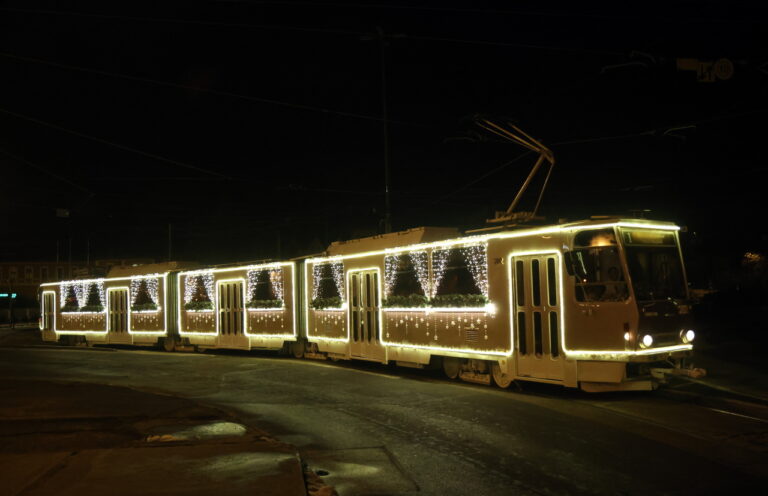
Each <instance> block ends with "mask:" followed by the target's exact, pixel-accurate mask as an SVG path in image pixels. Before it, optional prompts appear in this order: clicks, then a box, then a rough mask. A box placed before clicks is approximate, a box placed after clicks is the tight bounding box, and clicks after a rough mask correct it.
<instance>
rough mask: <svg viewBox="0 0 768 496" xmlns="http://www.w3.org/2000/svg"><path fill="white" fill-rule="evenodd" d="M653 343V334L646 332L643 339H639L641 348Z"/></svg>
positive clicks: (648, 346)
mask: <svg viewBox="0 0 768 496" xmlns="http://www.w3.org/2000/svg"><path fill="white" fill-rule="evenodd" d="M651 345H653V336H651V335H650V334H646V335H645V336H643V339H641V340H640V346H641V347H642V348H650V347H651Z"/></svg>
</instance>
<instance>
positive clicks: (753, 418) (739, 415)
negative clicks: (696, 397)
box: [707, 407, 768, 424]
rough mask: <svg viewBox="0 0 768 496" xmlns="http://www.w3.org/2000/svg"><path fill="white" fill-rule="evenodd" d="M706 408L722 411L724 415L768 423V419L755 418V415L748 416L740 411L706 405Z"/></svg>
mask: <svg viewBox="0 0 768 496" xmlns="http://www.w3.org/2000/svg"><path fill="white" fill-rule="evenodd" d="M707 410H712V411H713V412H717V413H724V414H726V415H733V416H734V417H742V418H745V419H750V420H756V421H758V422H762V423H764V424H768V420H765V419H761V418H757V417H750V416H749V415H743V414H741V413H736V412H729V411H727V410H719V409H717V408H709V407H707Z"/></svg>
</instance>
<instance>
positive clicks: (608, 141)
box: [0, 0, 768, 305]
mask: <svg viewBox="0 0 768 496" xmlns="http://www.w3.org/2000/svg"><path fill="white" fill-rule="evenodd" d="M734 4H735V3H734ZM757 5H758V3H755V6H749V5H746V6H745V5H738V6H736V5H732V6H729V3H727V2H706V1H688V2H663V3H657V4H654V3H648V2H643V3H641V4H634V6H633V7H632V8H630V7H627V6H626V5H624V3H622V2H602V3H601V2H598V3H591V4H582V3H573V2H567V3H561V4H551V3H547V4H546V5H545V4H542V3H541V2H434V3H429V2H424V1H420V0H416V1H395V0H392V1H386V2H384V3H373V2H349V3H347V2H324V1H319V2H298V1H297V2H291V1H286V2H259V1H220V2H216V1H212V2H200V3H198V2H152V3H146V4H142V3H140V2H130V3H119V2H95V1H94V2H53V3H47V2H35V1H26V0H25V1H21V0H18V1H12V0H6V1H2V2H0V19H1V20H2V24H1V25H0V75H1V76H2V77H0V168H2V172H3V173H2V178H3V180H2V191H0V207H2V211H3V215H2V218H1V219H2V220H1V222H2V225H0V229H1V231H0V260H5V261H11V260H13V261H16V260H53V259H54V258H55V256H56V246H57V241H58V243H59V250H60V256H61V257H62V258H66V256H68V251H67V249H68V245H69V240H70V239H71V240H72V257H73V259H75V260H83V259H85V258H86V256H88V257H90V259H91V260H93V259H98V258H125V257H149V258H153V259H156V260H158V261H161V260H165V259H167V258H168V256H169V253H168V231H169V224H170V225H171V228H170V229H171V233H172V252H171V258H173V259H181V260H197V261H200V262H203V263H223V262H232V261H246V260H256V259H264V258H287V257H293V256H300V255H303V254H309V253H314V252H318V251H321V250H323V249H324V248H325V246H327V244H328V243H329V242H331V241H334V240H339V239H349V238H352V237H359V236H366V235H371V234H375V233H378V232H381V231H382V229H383V216H384V195H383V189H384V145H383V127H384V122H385V121H383V120H382V72H383V73H384V74H385V76H386V99H387V106H388V113H387V120H386V125H387V129H388V131H389V156H390V167H391V191H392V196H391V198H392V224H393V228H394V230H399V229H406V228H409V227H415V226H420V225H439V226H458V227H460V228H471V227H482V225H483V223H484V220H485V219H487V218H489V217H492V216H493V212H494V211H495V210H503V209H505V208H506V207H507V205H508V204H509V203H510V202H511V200H512V198H513V197H514V194H515V193H516V192H517V189H518V188H519V186H520V184H521V183H522V180H523V179H524V177H525V175H526V174H527V173H528V171H529V170H530V167H531V165H532V164H533V162H534V159H535V156H534V155H530V154H529V155H525V156H522V157H520V155H522V154H523V153H524V151H525V150H524V149H522V148H520V147H519V146H516V145H513V144H510V143H505V142H502V141H501V140H499V139H497V138H495V137H493V136H491V135H489V134H488V133H485V132H483V131H482V130H480V129H479V128H478V127H477V126H476V125H475V124H474V123H473V121H474V118H475V116H476V115H484V116H488V117H491V118H493V119H497V120H498V121H499V122H503V121H509V122H513V123H516V124H517V125H519V126H520V127H522V128H523V129H524V130H525V131H526V132H528V133H530V134H531V135H533V136H535V137H537V138H538V139H540V140H541V141H543V142H544V143H546V144H547V145H548V146H550V148H552V150H554V154H555V157H556V159H557V165H556V167H555V169H554V172H553V176H552V179H551V183H550V185H549V187H548V189H547V191H546V195H545V197H544V203H543V212H542V213H543V214H545V215H546V216H547V217H548V219H550V220H557V219H560V218H567V219H571V220H576V219H579V218H584V217H588V216H590V215H598V214H617V215H626V216H628V215H632V212H633V211H634V212H637V211H642V212H643V213H642V215H644V216H646V217H647V218H653V219H660V220H671V221H674V222H676V223H678V224H680V225H682V226H685V227H686V228H687V233H684V234H683V238H684V250H685V252H686V255H687V265H688V268H689V273H690V274H689V275H690V279H691V282H692V285H693V286H694V287H698V288H714V289H721V290H726V289H730V290H734V291H736V290H738V291H740V290H742V287H741V286H743V285H744V284H745V281H746V280H749V281H751V282H749V284H753V285H756V286H755V287H756V288H758V289H759V288H762V290H761V291H762V292H761V291H757V292H755V293H754V294H755V295H757V296H755V298H757V300H756V303H757V304H758V305H765V303H766V298H765V286H766V284H765V277H764V275H765V265H766V264H765V258H764V256H765V255H766V248H767V246H768V228H767V227H766V222H765V220H764V216H763V213H764V211H765V209H764V207H763V205H764V203H765V190H766V186H765V184H766V183H765V176H766V174H765V170H766V166H765V161H766V156H765V151H764V147H763V143H764V140H765V131H766V126H765V118H766V113H765V111H766V109H768V101H767V100H766V91H767V89H768V61H767V60H766V55H765V47H766V46H767V45H766V41H768V40H767V39H766V38H768V36H767V35H766V32H768V31H766V28H767V27H768V26H767V24H768V22H767V19H768V15H766V12H765V11H764V10H763V9H760V8H758V7H757ZM379 30H381V31H379ZM380 32H383V36H384V38H383V39H384V47H383V54H384V56H383V61H382V42H381V38H380V34H379V33H380ZM679 58H694V59H698V60H700V61H702V62H712V61H717V60H719V59H727V60H729V61H730V62H731V63H732V64H733V67H734V71H733V74H732V76H731V77H729V78H727V79H720V78H715V80H714V81H712V82H703V81H700V79H701V78H699V77H698V76H697V73H696V72H695V71H687V70H679V69H678V67H677V61H678V59H679ZM382 62H383V65H382ZM382 66H383V71H382ZM518 157H520V158H519V159H518V160H517V161H516V162H514V163H512V164H509V165H505V164H508V162H510V161H511V160H513V159H515V158H518ZM527 200H528V202H529V203H532V202H531V200H532V197H531V198H527ZM57 209H65V210H67V211H68V213H69V217H67V218H65V217H58V216H57V214H56V212H57ZM86 247H89V252H88V253H86V250H87V248H86ZM747 252H751V253H754V254H757V255H759V256H758V258H757V259H755V258H754V257H753V258H751V259H750V260H752V262H749V263H748V262H745V258H744V255H745V254H746V253H747ZM760 257H763V258H760ZM755 260H757V261H756V262H755Z"/></svg>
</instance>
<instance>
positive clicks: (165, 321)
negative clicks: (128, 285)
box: [128, 272, 168, 336]
mask: <svg viewBox="0 0 768 496" xmlns="http://www.w3.org/2000/svg"><path fill="white" fill-rule="evenodd" d="M162 276H163V309H162V310H163V330H162V331H141V330H138V331H134V330H133V329H132V327H133V320H131V319H130V318H129V319H128V334H136V335H149V336H167V335H168V315H167V314H166V313H165V310H164V309H166V308H168V272H166V273H164V274H163V275H162ZM152 277H155V276H146V275H144V276H134V277H132V278H131V280H133V279H150V278H152ZM157 279H160V277H157ZM130 306H131V291H130V290H128V314H129V315H130V314H131V313H144V312H134V311H133V310H131V308H130ZM158 307H159V305H158ZM160 311H161V309H160V308H158V309H157V310H152V311H150V312H148V313H155V314H159V313H160Z"/></svg>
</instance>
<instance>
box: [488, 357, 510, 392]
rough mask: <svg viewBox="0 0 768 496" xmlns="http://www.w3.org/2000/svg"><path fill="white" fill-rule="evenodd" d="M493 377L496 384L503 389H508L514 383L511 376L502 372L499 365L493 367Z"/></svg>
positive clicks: (495, 364)
mask: <svg viewBox="0 0 768 496" xmlns="http://www.w3.org/2000/svg"><path fill="white" fill-rule="evenodd" d="M491 377H493V382H494V384H496V385H497V386H499V387H500V388H501V389H507V388H508V387H509V386H510V385H511V384H512V383H513V382H514V380H513V379H512V377H511V376H509V375H507V373H506V372H504V371H502V370H501V367H500V366H499V364H498V363H494V364H492V365H491Z"/></svg>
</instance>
